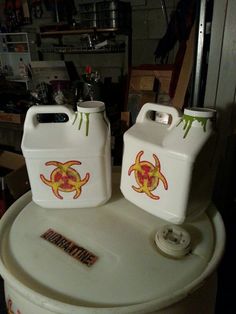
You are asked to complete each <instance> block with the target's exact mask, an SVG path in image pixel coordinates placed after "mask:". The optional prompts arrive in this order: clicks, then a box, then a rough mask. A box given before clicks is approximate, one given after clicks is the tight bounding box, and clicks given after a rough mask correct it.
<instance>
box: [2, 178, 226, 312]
mask: <svg viewBox="0 0 236 314" xmlns="http://www.w3.org/2000/svg"><path fill="white" fill-rule="evenodd" d="M113 190H114V192H113V197H112V198H111V200H110V201H109V202H108V203H107V204H105V205H103V206H100V207H96V208H86V209H83V208H80V209H45V208H41V207H39V206H38V205H36V204H35V203H34V202H32V201H31V194H30V193H28V194H26V195H24V196H23V197H22V198H21V199H19V200H18V201H17V202H16V203H15V204H14V205H13V206H12V207H11V208H10V209H9V211H8V212H7V214H6V215H5V216H4V217H3V220H2V221H1V223H0V239H1V240H0V241H1V243H0V272H1V275H2V276H3V278H4V279H5V280H6V281H8V282H10V284H11V286H13V287H14V286H15V289H16V290H19V293H21V294H25V295H26V296H27V298H30V296H31V295H34V294H37V295H38V296H39V298H40V297H41V298H44V297H46V298H47V300H48V301H47V302H44V304H45V306H49V307H50V300H53V302H54V305H55V302H59V303H60V302H62V303H63V304H67V306H70V305H71V306H73V308H75V306H76V307H81V306H82V307H85V308H88V307H92V308H94V309H95V308H109V307H119V308H123V309H124V308H125V307H130V306H131V307H132V306H137V305H140V304H143V303H148V302H152V301H153V300H156V301H157V302H158V300H159V302H161V300H163V299H165V300H168V299H169V300H170V301H169V302H171V300H172V301H173V296H174V295H178V294H179V295H180V294H181V293H182V294H183V291H185V293H188V292H189V291H188V289H187V291H186V287H190V286H191V289H192V288H193V286H192V283H193V282H194V281H196V280H197V279H198V278H200V277H201V275H202V273H204V272H205V270H206V269H207V268H209V265H210V264H211V259H212V256H213V255H214V250H215V249H216V248H215V243H216V234H217V232H216V231H217V229H216V226H215V225H214V221H213V220H212V219H211V218H209V217H208V216H207V215H206V214H203V215H202V216H201V217H200V218H198V219H197V220H195V221H194V222H192V223H188V224H185V225H183V226H182V227H183V228H184V229H185V230H186V231H187V232H188V234H189V235H190V236H191V252H190V253H188V254H187V255H186V256H183V257H181V258H173V257H170V256H168V255H166V254H162V252H161V250H159V249H158V248H157V246H156V243H155V235H156V232H157V230H158V229H159V230H160V229H161V228H162V226H164V225H166V222H165V221H164V220H161V219H159V218H157V217H154V216H152V215H150V214H148V213H146V212H145V211H143V210H141V209H139V208H138V207H136V206H135V205H133V204H131V203H130V202H128V201H127V200H125V199H124V198H123V197H122V195H121V194H120V192H119V188H118V184H117V185H115V186H114V188H113ZM214 216H217V215H215V214H214ZM221 237H222V236H221ZM223 242H224V241H223ZM222 245H223V244H222ZM219 249H220V248H219ZM218 259H219V258H218ZM214 263H216V261H214ZM214 265H215V264H214ZM214 267H215V266H214ZM211 271H213V269H212V270H211ZM29 291H30V293H29ZM32 299H33V300H34V302H36V303H37V302H38V301H37V298H35V297H32ZM69 312H70V313H77V312H74V311H72V310H69ZM69 312H68V309H67V312H66V311H65V312H61V310H60V311H59V312H58V313H69ZM93 313H95V310H94V312H93ZM117 313H118V312H117ZM122 313H128V310H127V311H124V310H123V312H122Z"/></svg>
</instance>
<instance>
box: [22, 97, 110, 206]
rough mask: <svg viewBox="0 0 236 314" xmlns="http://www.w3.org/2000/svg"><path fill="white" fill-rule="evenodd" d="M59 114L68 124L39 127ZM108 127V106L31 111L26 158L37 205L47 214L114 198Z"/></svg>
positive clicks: (25, 138)
mask: <svg viewBox="0 0 236 314" xmlns="http://www.w3.org/2000/svg"><path fill="white" fill-rule="evenodd" d="M50 114H59V115H64V116H66V117H67V120H66V119H65V121H56V122H54V121H53V122H47V123H44V122H41V121H40V120H39V119H37V117H38V116H39V115H42V116H47V115H50ZM110 136H111V135H110V125H109V121H108V120H107V118H106V114H105V105H104V103H103V102H99V101H88V102H82V103H80V104H79V106H78V109H77V112H74V111H73V110H72V109H70V108H68V107H66V106H62V105H50V106H33V107H31V108H30V109H29V110H28V111H27V114H26V119H25V123H24V134H23V138H22V145H21V147H22V152H23V155H24V157H25V160H26V166H27V170H28V174H29V180H30V185H31V189H32V194H33V200H34V202H35V203H37V204H39V205H40V206H42V207H47V208H65V207H67V208H70V207H90V206H98V205H101V204H103V203H105V202H106V201H107V200H108V199H109V198H110V196H111V151H110Z"/></svg>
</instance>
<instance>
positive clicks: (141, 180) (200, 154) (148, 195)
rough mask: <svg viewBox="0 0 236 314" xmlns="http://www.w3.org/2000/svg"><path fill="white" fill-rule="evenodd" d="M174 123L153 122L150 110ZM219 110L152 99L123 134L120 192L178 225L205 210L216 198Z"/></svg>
mask: <svg viewBox="0 0 236 314" xmlns="http://www.w3.org/2000/svg"><path fill="white" fill-rule="evenodd" d="M153 111H154V112H156V113H158V114H161V115H163V114H166V115H168V116H169V123H168V124H163V123H159V122H157V121H153V120H151V118H150V112H153ZM214 117H215V111H214V110H212V109H200V108H192V109H185V110H184V114H183V115H182V114H181V113H180V112H179V111H177V109H175V108H174V107H171V106H163V105H158V104H152V103H147V104H145V105H144V106H143V107H142V109H141V110H140V112H139V115H138V117H137V121H136V124H135V125H134V126H132V127H131V128H130V129H129V130H127V131H126V133H125V134H124V152H123V161H122V176H121V191H122V193H123V195H124V196H125V198H127V199H128V200H129V201H131V202H133V203H134V204H136V205H137V206H139V207H141V208H142V209H144V210H146V211H148V212H149V213H151V214H153V215H155V216H158V217H160V218H163V219H165V220H167V221H170V222H172V223H175V224H181V223H183V222H184V221H185V220H186V219H187V218H193V217H194V216H196V215H199V214H200V213H202V211H204V210H205V209H206V208H207V206H208V205H209V203H210V200H211V190H212V186H213V180H214V170H215V167H214V157H215V156H214V155H215V145H216V136H215V132H214V130H213V120H214Z"/></svg>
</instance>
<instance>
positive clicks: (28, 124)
mask: <svg viewBox="0 0 236 314" xmlns="http://www.w3.org/2000/svg"><path fill="white" fill-rule="evenodd" d="M47 113H64V114H66V115H67V116H68V118H69V120H68V121H67V122H65V123H68V122H71V121H73V119H74V115H75V113H74V111H73V110H72V109H70V108H67V107H66V106H61V105H44V106H32V107H30V108H29V109H28V111H27V113H26V117H25V123H24V128H25V129H26V128H29V129H30V128H34V127H36V125H38V124H39V122H38V120H37V114H47Z"/></svg>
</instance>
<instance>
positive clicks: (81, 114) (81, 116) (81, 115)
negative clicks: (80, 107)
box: [78, 112, 83, 130]
mask: <svg viewBox="0 0 236 314" xmlns="http://www.w3.org/2000/svg"><path fill="white" fill-rule="evenodd" d="M82 122H83V113H82V112H80V121H79V127H78V129H79V130H80V129H81V126H82Z"/></svg>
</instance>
